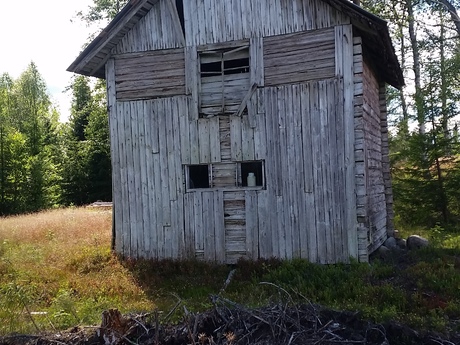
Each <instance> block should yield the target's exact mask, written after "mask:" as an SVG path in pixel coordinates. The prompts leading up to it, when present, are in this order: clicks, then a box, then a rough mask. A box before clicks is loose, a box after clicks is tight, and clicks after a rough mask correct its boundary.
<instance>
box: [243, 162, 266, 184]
mask: <svg viewBox="0 0 460 345" xmlns="http://www.w3.org/2000/svg"><path fill="white" fill-rule="evenodd" d="M241 180H242V181H241V182H242V185H243V187H254V186H259V187H261V186H263V185H264V174H263V164H262V162H242V163H241ZM251 182H252V183H253V184H251Z"/></svg>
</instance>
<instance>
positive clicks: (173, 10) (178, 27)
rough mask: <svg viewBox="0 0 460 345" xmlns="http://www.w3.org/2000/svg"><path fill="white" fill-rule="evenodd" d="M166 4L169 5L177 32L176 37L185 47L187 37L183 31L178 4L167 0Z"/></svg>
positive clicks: (172, 0)
mask: <svg viewBox="0 0 460 345" xmlns="http://www.w3.org/2000/svg"><path fill="white" fill-rule="evenodd" d="M166 4H167V5H168V8H169V12H170V16H171V19H172V22H173V26H174V30H175V31H176V35H177V37H178V38H179V41H180V42H181V44H182V46H184V47H185V36H184V32H183V31H182V25H181V23H180V19H179V13H178V12H177V7H176V2H175V1H174V0H166Z"/></svg>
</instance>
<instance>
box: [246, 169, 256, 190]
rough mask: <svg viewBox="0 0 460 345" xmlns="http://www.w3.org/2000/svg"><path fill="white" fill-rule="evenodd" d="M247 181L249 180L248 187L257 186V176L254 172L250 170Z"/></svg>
mask: <svg viewBox="0 0 460 345" xmlns="http://www.w3.org/2000/svg"><path fill="white" fill-rule="evenodd" d="M247 182H248V187H255V186H256V176H255V175H254V173H252V172H250V173H249V174H248V179H247Z"/></svg>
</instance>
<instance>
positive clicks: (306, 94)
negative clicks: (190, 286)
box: [106, 0, 387, 263]
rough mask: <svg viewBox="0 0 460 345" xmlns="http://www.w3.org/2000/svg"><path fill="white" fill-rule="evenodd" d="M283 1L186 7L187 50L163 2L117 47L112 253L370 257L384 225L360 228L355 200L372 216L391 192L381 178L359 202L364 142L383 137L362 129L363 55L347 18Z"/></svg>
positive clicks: (225, 258)
mask: <svg viewBox="0 0 460 345" xmlns="http://www.w3.org/2000/svg"><path fill="white" fill-rule="evenodd" d="M282 4H284V1H282V0H276V1H273V2H272V3H270V6H268V4H267V2H266V1H262V0H257V1H251V2H249V1H237V0H231V1H228V0H227V1H204V0H192V1H185V2H184V16H185V20H184V25H185V42H186V45H187V46H186V47H183V44H182V43H183V41H182V40H181V39H180V32H179V30H177V26H174V25H173V24H172V22H174V18H173V17H174V15H172V14H171V11H170V10H168V8H167V7H165V6H167V5H166V2H165V1H158V2H157V3H156V4H155V5H154V7H153V8H152V10H151V11H150V12H149V13H148V14H147V15H146V16H144V18H143V19H141V21H140V22H139V23H138V24H137V25H136V26H135V27H134V28H133V29H132V30H131V31H130V32H129V33H128V34H127V35H126V36H125V37H124V38H123V40H122V41H121V42H120V43H119V44H118V45H117V46H116V47H114V49H113V50H112V53H113V55H112V58H111V59H110V60H109V61H108V63H107V65H106V76H107V85H108V95H109V107H110V129H111V137H112V158H113V160H112V161H113V172H114V175H113V181H114V187H115V188H114V214H115V217H114V218H115V225H114V231H115V249H116V251H117V252H119V253H121V254H123V255H125V256H132V257H149V258H158V259H163V258H186V257H187V258H190V257H197V258H201V259H205V260H212V261H218V262H228V263H233V262H236V261H237V260H238V259H239V258H240V257H246V258H251V259H257V258H268V257H279V258H294V257H300V258H305V259H308V260H310V261H312V262H320V263H335V262H346V261H348V260H349V258H350V257H358V256H359V258H360V259H361V260H363V261H365V260H367V255H368V252H367V250H366V252H364V249H363V247H364V246H365V247H366V249H367V246H368V242H367V237H366V241H365V240H363V238H364V236H368V232H367V228H366V229H364V228H365V226H367V225H368V223H369V219H372V221H373V222H375V224H378V231H377V233H378V232H379V231H381V229H384V228H385V226H386V223H385V222H386V221H387V220H386V219H385V220H383V218H382V217H383V216H381V210H378V211H377V212H376V213H375V215H372V216H369V214H368V213H366V217H367V218H366V222H367V223H366V222H364V221H363V222H360V226H361V227H358V220H363V219H359V218H358V217H357V209H358V210H359V209H360V207H361V206H362V205H361V203H360V200H364V199H363V198H368V197H370V198H372V200H373V201H372V202H373V204H369V203H366V206H365V208H366V210H368V209H369V207H370V208H372V209H375V210H377V208H379V207H380V205H381V204H380V203H379V202H380V198H381V189H382V188H383V190H384V192H385V187H381V185H382V186H383V185H384V183H385V181H384V180H383V178H382V177H381V176H378V177H372V178H373V180H372V181H371V182H372V183H374V182H375V183H377V184H378V185H375V188H374V191H371V192H369V193H370V194H367V193H368V192H367V191H365V192H363V194H362V195H360V194H359V192H358V195H357V194H356V193H357V191H358V190H359V188H358V187H359V186H358V184H359V183H360V181H361V180H360V176H359V171H355V159H356V160H358V158H357V156H356V155H357V152H358V150H357V146H359V145H360V144H362V145H367V146H369V145H371V144H372V143H373V140H374V138H371V137H369V135H368V134H369V133H371V134H372V133H374V132H373V130H371V131H370V132H369V133H367V134H365V133H364V131H363V132H362V133H361V132H360V131H359V130H360V129H359V128H358V129H357V128H356V125H357V122H356V121H357V117H356V112H357V111H359V110H360V109H359V107H357V106H356V102H355V105H354V104H353V102H354V100H353V99H354V97H355V101H356V97H357V92H359V90H358V89H359V83H357V82H356V76H357V75H356V72H355V74H353V73H354V68H355V69H356V68H357V61H358V60H359V59H362V52H361V51H359V49H358V48H357V46H358V44H356V40H355V42H354V40H353V33H352V26H351V25H350V24H348V23H349V19H348V18H347V17H346V16H344V15H343V14H341V13H340V12H337V11H336V10H335V9H332V8H330V7H329V6H328V5H326V4H325V3H324V2H323V1H319V0H317V1H314V0H308V1H307V0H305V1H301V0H296V1H293V4H294V7H290V6H285V5H282ZM217 14H219V16H218V15H217ZM217 18H220V19H219V20H217ZM176 19H177V18H176ZM160 28H161V29H160ZM181 42H182V43H181ZM299 42H301V43H302V44H299ZM354 43H355V44H354ZM181 46H182V47H183V48H180V47H181ZM277 47H278V48H277ZM150 50H156V51H153V52H151V51H150ZM157 50H158V51H157ZM168 56H170V57H171V58H170V59H169V58H168ZM246 61H247V63H248V65H247V67H246V65H245V63H246ZM292 61H294V62H295V63H292ZM353 61H355V63H354V64H353ZM235 64H237V65H236V67H235ZM218 65H220V66H221V67H220V68H219V67H218ZM216 66H217V67H216ZM363 66H364V65H361V67H362V68H363ZM235 69H236V70H238V74H237V73H233V72H231V71H232V70H235ZM227 71H229V72H227ZM168 73H171V78H169V77H168ZM133 75H135V78H132V76H133ZM219 76H221V77H219ZM136 80H137V82H136ZM363 80H364V79H363ZM367 81H368V82H369V83H370V84H371V86H372V87H375V85H374V84H375V83H374V81H373V80H371V79H369V80H367ZM210 83H211V84H210ZM243 84H244V87H243ZM207 85H212V87H208V86H207ZM378 86H379V85H378V83H377V91H376V92H377V104H378V102H379V98H378V97H379V95H378ZM206 90H208V91H206ZM213 90H214V91H213ZM235 90H236V91H235ZM229 95H230V97H229ZM366 97H367V96H366ZM369 97H370V99H371V98H372V99H371V100H370V101H369V102H368V103H369V104H372V105H373V104H375V102H374V101H375V99H374V98H375V97H374V95H369ZM373 97H374V98H373ZM361 98H362V99H364V98H363V97H361ZM363 104H364V103H363ZM374 113H375V109H374ZM353 114H355V117H354V116H353ZM366 114H367V113H366ZM379 114H380V112H378V114H377V116H379ZM363 116H364V115H363ZM366 116H373V115H372V114H371V113H369V114H367V115H366ZM379 123H380V122H379ZM376 125H377V123H376ZM361 134H362V136H360V135H361ZM355 135H357V140H355ZM365 135H367V137H365ZM361 139H362V140H361ZM360 140H361V141H360ZM380 154H381V153H380ZM377 161H378V162H380V164H381V162H382V158H381V157H377V158H376V162H377ZM366 164H367V163H366ZM376 164H377V163H376ZM362 168H363V169H367V168H368V167H365V166H364V165H362ZM248 169H249V170H248ZM251 169H253V171H255V174H256V180H257V182H256V183H255V184H254V185H252V184H251V185H250V184H249V180H247V175H248V172H252V171H251ZM357 169H359V166H358V168H357ZM368 170H369V169H368ZM360 197H363V198H361V199H360ZM383 197H384V199H383V202H384V205H386V204H385V202H386V199H385V193H384V194H383ZM366 200H367V199H366ZM366 202H367V201H366ZM369 205H371V206H369ZM368 206H369V207H368ZM361 209H362V207H361ZM366 212H367V211H366ZM369 217H370V218H369ZM372 217H374V218H372ZM381 218H382V219H381ZM384 223H385V224H384ZM382 224H384V225H382ZM363 229H364V230H363ZM358 230H359V231H358ZM363 231H366V233H365V234H364V232H363ZM358 233H359V236H360V237H359V236H358ZM358 237H359V238H361V240H360V241H359V239H358ZM358 242H359V247H358ZM358 251H359V253H358Z"/></svg>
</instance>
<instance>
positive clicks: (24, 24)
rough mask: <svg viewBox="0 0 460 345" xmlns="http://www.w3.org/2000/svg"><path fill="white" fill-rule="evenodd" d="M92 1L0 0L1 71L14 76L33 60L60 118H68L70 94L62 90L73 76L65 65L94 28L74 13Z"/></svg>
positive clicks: (76, 53)
mask: <svg viewBox="0 0 460 345" xmlns="http://www.w3.org/2000/svg"><path fill="white" fill-rule="evenodd" d="M91 3H92V0H40V1H37V0H22V1H7V0H1V1H0V32H1V33H2V35H1V39H0V74H1V73H4V72H7V73H9V74H10V75H11V76H12V77H13V78H17V77H19V75H20V74H21V73H22V72H23V71H24V70H25V69H26V68H27V66H28V65H29V63H30V62H31V61H34V62H35V64H36V65H37V66H38V70H39V72H40V73H41V75H42V76H43V78H44V79H45V81H46V84H47V86H48V91H49V94H50V96H51V98H52V100H53V103H54V104H55V105H56V106H57V107H58V108H59V111H60V113H61V120H62V121H65V120H66V119H67V117H68V115H69V107H70V94H68V93H67V94H65V93H63V91H64V89H65V88H66V86H68V85H69V83H70V78H71V76H72V74H71V73H69V72H67V71H66V68H67V67H68V66H69V65H70V64H71V63H72V62H73V60H74V59H75V58H76V57H77V55H78V53H79V52H80V51H81V48H82V46H83V44H84V43H85V42H86V40H87V37H88V36H89V34H90V33H91V32H93V31H95V30H97V29H96V28H87V27H86V25H85V24H84V23H81V22H80V21H79V20H78V19H76V18H75V14H76V13H77V12H78V11H82V10H83V11H84V10H86V9H87V8H88V6H89V5H90V4H91Z"/></svg>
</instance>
